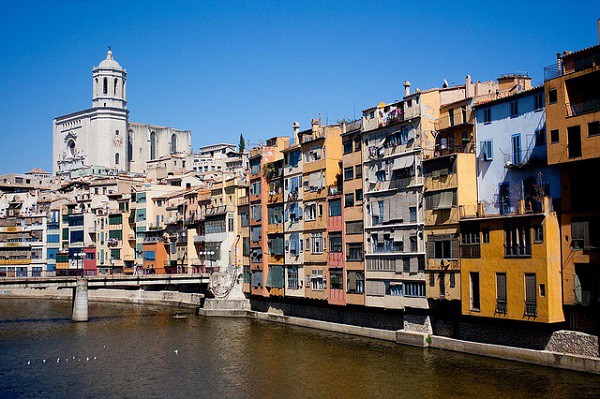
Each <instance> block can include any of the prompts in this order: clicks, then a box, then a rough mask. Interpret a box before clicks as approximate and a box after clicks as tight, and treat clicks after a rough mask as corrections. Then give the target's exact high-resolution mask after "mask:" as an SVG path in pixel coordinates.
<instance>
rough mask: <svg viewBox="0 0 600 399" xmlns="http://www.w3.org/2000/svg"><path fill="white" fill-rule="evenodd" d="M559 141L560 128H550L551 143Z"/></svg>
mask: <svg viewBox="0 0 600 399" xmlns="http://www.w3.org/2000/svg"><path fill="white" fill-rule="evenodd" d="M559 141H560V138H559V136H558V129H554V130H550V143H558V142H559Z"/></svg>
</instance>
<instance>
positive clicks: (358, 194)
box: [354, 188, 363, 201]
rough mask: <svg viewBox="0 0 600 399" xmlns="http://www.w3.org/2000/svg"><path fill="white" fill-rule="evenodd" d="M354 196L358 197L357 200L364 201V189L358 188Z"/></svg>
mask: <svg viewBox="0 0 600 399" xmlns="http://www.w3.org/2000/svg"><path fill="white" fill-rule="evenodd" d="M354 196H355V198H356V201H362V200H363V190H362V188H359V189H358V190H356V191H355V194H354Z"/></svg>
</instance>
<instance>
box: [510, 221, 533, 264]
mask: <svg viewBox="0 0 600 399" xmlns="http://www.w3.org/2000/svg"><path fill="white" fill-rule="evenodd" d="M504 256H505V257H507V258H508V257H530V256H531V234H530V232H529V222H526V221H518V222H505V223H504Z"/></svg>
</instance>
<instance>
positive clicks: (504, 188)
mask: <svg viewBox="0 0 600 399" xmlns="http://www.w3.org/2000/svg"><path fill="white" fill-rule="evenodd" d="M509 188H510V185H509V183H508V182H504V183H500V186H499V189H498V192H499V194H498V199H499V202H500V204H499V205H500V214H501V215H508V214H509V213H510V189H509Z"/></svg>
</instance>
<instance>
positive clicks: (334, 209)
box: [329, 199, 342, 216]
mask: <svg viewBox="0 0 600 399" xmlns="http://www.w3.org/2000/svg"><path fill="white" fill-rule="evenodd" d="M341 215H342V201H341V200H339V199H338V200H332V201H329V216H341Z"/></svg>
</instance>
